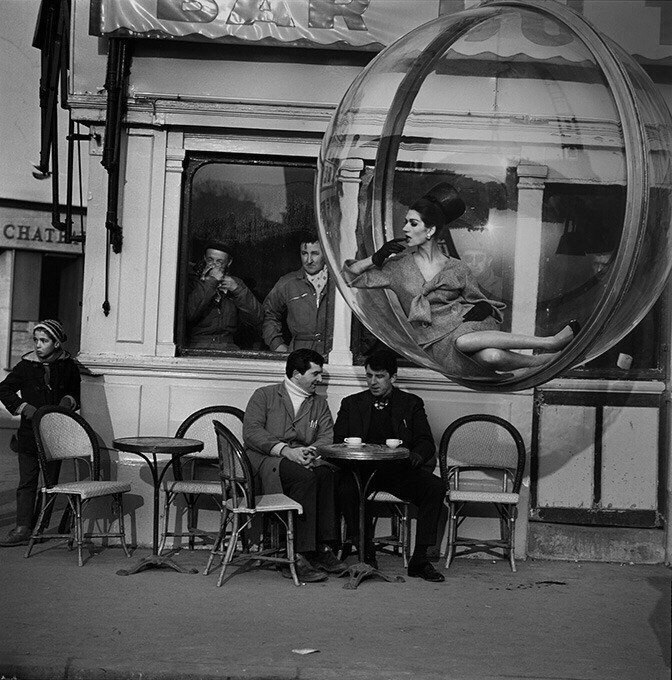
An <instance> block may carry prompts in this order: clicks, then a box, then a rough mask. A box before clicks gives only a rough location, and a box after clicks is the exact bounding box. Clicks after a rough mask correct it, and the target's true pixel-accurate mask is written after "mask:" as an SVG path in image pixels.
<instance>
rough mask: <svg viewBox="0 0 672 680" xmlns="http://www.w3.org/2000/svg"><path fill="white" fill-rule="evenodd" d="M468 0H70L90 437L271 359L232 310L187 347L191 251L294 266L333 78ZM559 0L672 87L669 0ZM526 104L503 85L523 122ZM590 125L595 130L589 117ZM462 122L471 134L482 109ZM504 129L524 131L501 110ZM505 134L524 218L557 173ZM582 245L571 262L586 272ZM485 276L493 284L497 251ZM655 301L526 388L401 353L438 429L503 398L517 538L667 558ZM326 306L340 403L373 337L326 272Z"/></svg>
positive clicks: (309, 212)
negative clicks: (211, 246)
mask: <svg viewBox="0 0 672 680" xmlns="http://www.w3.org/2000/svg"><path fill="white" fill-rule="evenodd" d="M551 1H553V0H551ZM475 4H477V3H472V2H469V1H468V0H423V1H422V2H413V3H408V2H391V1H390V0H352V1H351V2H339V1H338V0H286V1H285V2H279V1H275V0H267V1H264V2H256V1H255V2H251V1H248V0H246V1H242V0H218V1H217V2H215V1H214V0H207V1H202V2H199V3H177V2H169V1H168V0H159V1H158V2H143V1H141V0H116V2H112V1H111V0H93V1H92V2H89V0H74V2H73V3H72V17H71V33H70V49H71V55H70V74H69V83H68V90H69V92H68V106H69V107H70V109H71V111H72V115H73V117H74V119H75V120H77V121H78V122H80V123H81V124H83V125H85V126H86V127H87V129H88V130H89V132H90V140H89V143H88V175H89V179H88V201H87V205H86V209H87V229H86V242H85V254H86V260H85V266H84V274H83V295H82V323H81V349H80V353H79V360H80V361H81V362H82V364H84V365H85V366H86V368H87V369H88V374H87V375H85V376H83V399H82V402H83V405H82V413H83V415H84V416H85V417H86V418H87V419H88V420H89V421H90V422H91V423H92V425H93V426H94V428H95V429H96V430H97V432H98V433H99V434H100V435H101V437H102V438H103V440H104V441H105V442H106V443H107V445H108V446H111V442H112V440H113V439H114V438H115V437H126V436H135V435H172V434H174V433H175V430H176V429H177V427H178V425H179V424H180V423H181V422H182V420H183V419H184V418H185V417H186V416H187V415H188V414H190V413H192V412H193V411H195V410H197V409H199V408H202V407H204V406H209V405H214V404H228V405H232V406H237V407H240V408H243V409H244V408H245V405H246V403H247V401H248V399H249V397H250V396H251V394H252V392H253V391H254V390H255V389H256V388H258V387H259V386H261V385H265V384H268V383H272V382H277V381H279V380H280V379H281V378H282V375H283V369H284V356H283V355H280V356H278V355H277V354H274V353H272V352H270V351H269V349H268V348H267V347H265V345H264V344H263V341H262V339H261V337H260V336H259V334H258V333H255V331H254V329H251V330H250V329H246V328H241V333H240V335H239V337H237V345H238V349H235V350H232V349H230V348H228V349H226V350H221V351H219V350H217V349H216V348H215V349H199V348H195V347H191V346H190V345H189V342H188V333H187V321H186V290H187V284H188V275H189V271H190V269H191V268H192V267H194V266H196V265H197V263H198V261H199V260H200V258H201V257H202V254H203V248H204V245H205V244H206V243H207V242H208V241H209V240H218V241H225V242H227V243H230V244H232V247H233V249H234V260H233V264H232V273H233V274H234V275H236V276H239V277H240V278H242V279H243V280H244V281H245V282H246V284H247V285H248V287H249V288H250V289H251V290H252V291H253V293H254V294H255V295H256V296H257V298H258V299H259V300H263V298H264V297H265V295H266V294H267V293H268V291H269V290H270V288H271V287H272V285H273V283H274V282H275V281H276V280H277V279H278V278H279V277H280V276H281V275H283V274H285V273H287V272H288V271H291V270H293V269H298V267H299V266H300V263H299V261H298V256H297V250H298V248H297V242H296V238H297V236H298V234H299V233H300V232H302V231H303V230H304V229H307V228H311V227H312V228H315V226H316V225H315V217H314V195H313V185H314V180H315V173H316V170H317V159H318V156H319V153H320V145H321V141H322V138H323V136H324V133H325V130H326V129H327V127H328V125H329V122H330V119H331V116H332V114H333V112H334V110H335V107H336V106H337V105H338V103H339V101H340V99H341V97H342V96H343V94H344V93H345V91H346V90H347V88H348V87H349V86H350V84H351V83H352V82H353V80H354V79H355V78H356V77H357V76H358V74H359V73H360V72H361V71H362V69H363V68H364V67H365V66H366V65H367V64H368V63H369V62H370V61H371V59H372V58H373V57H374V56H375V54H377V52H379V51H380V50H381V49H382V48H384V47H385V46H386V45H388V44H390V43H392V42H393V41H394V40H395V39H396V38H398V37H400V36H401V35H404V34H405V33H407V32H408V31H410V30H411V29H413V28H415V27H417V26H419V25H420V24H423V23H424V22H426V21H430V20H432V19H434V18H436V17H437V16H439V15H440V14H446V13H452V12H456V11H460V10H463V9H468V8H470V7H472V6H474V5H475ZM566 4H568V5H569V6H570V7H571V8H572V9H574V10H576V11H578V12H579V13H583V15H584V16H585V17H586V18H587V19H588V20H589V21H591V22H592V23H593V24H594V25H595V26H597V28H598V29H600V30H602V31H604V32H606V33H607V34H609V35H610V37H611V38H612V39H614V40H615V41H616V42H618V43H620V44H621V46H622V47H623V48H624V49H625V50H626V51H627V52H629V53H630V54H634V55H635V56H636V57H637V59H638V61H639V62H640V64H641V65H642V66H644V67H645V69H646V70H647V72H648V73H649V75H650V76H651V77H652V79H653V80H654V82H655V83H656V85H657V87H658V88H659V89H660V91H661V93H662V94H663V96H664V97H666V101H667V103H668V107H669V106H672V88H671V87H670V78H669V72H670V65H671V63H670V62H671V61H672V47H670V44H671V42H672V36H670V35H668V34H667V33H666V31H667V30H668V29H669V21H667V22H666V21H665V18H664V15H665V13H666V12H667V13H669V12H670V11H672V8H668V7H666V5H665V4H664V3H650V2H644V1H643V0H642V2H637V1H636V2H630V3H621V4H619V8H618V11H617V12H615V11H612V10H609V9H608V7H606V5H607V3H601V2H591V1H590V0H576V1H571V2H568V3H566ZM624 5H627V7H624ZM654 5H655V6H654ZM635 17H636V19H635ZM642 22H643V23H642ZM635 26H641V32H640V33H638V32H637V31H636V30H635V28H634V27H635ZM666 27H667V28H666ZM527 28H528V29H529V30H528V31H527V33H524V35H523V37H524V38H525V39H526V40H527V41H528V43H529V42H530V41H531V43H532V44H533V46H534V47H535V50H534V54H535V58H537V57H539V50H541V52H542V53H543V50H544V49H547V48H548V49H550V48H551V47H553V45H554V44H555V43H557V40H556V38H557V36H554V35H551V34H545V33H544V26H543V24H541V25H538V26H533V27H529V26H528V27H527ZM652 36H655V37H656V39H655V40H654V39H652ZM115 54H116V56H115ZM542 57H543V54H542ZM115 59H116V61H115ZM115 64H116V66H117V68H116V73H117V74H118V75H119V79H118V80H119V82H120V83H121V98H122V100H123V103H124V106H123V107H122V108H123V111H122V114H121V116H120V118H119V122H120V126H121V127H120V134H119V140H120V143H119V156H118V164H119V165H118V168H119V180H118V194H119V195H118V201H117V202H116V209H117V225H116V226H118V227H119V230H117V231H116V232H114V231H113V230H110V229H108V228H106V225H109V212H108V211H109V207H110V203H109V195H110V176H111V174H110V173H109V172H108V170H107V169H106V167H104V166H103V164H102V163H101V161H102V160H103V154H104V149H105V136H106V131H107V134H108V135H109V134H110V130H111V128H110V116H111V113H110V111H111V109H110V106H109V104H110V98H111V97H110V95H111V91H112V88H111V86H110V83H111V82H112V80H113V78H112V79H111V75H110V74H112V75H114V73H115V69H114V68H112V67H114V65H115ZM465 88H467V90H468V75H467V76H465ZM525 105H526V102H525V101H521V102H520V108H521V110H520V119H521V120H522V119H523V118H524V117H525V115H526V114H525V110H524V107H525ZM591 122H592V123H595V121H591ZM482 123H483V127H484V128H487V120H485V121H482ZM597 128H598V129H596V131H595V132H594V134H595V135H596V136H599V135H600V130H599V121H597ZM472 129H473V134H475V135H478V134H479V132H478V126H476V127H474V128H472ZM511 134H512V135H513V136H514V137H515V135H525V134H528V135H529V134H536V131H535V130H532V131H530V128H529V127H528V128H524V129H523V127H519V126H517V124H516V121H515V120H513V119H512V126H511ZM517 141H518V142H520V144H519V145H518V146H519V147H520V149H521V152H520V155H519V157H518V158H514V159H509V165H510V166H511V167H513V168H515V172H512V173H509V179H508V186H509V190H510V191H513V192H514V193H515V194H516V196H517V201H518V203H519V204H520V203H524V204H525V205H526V206H527V207H528V209H529V211H531V219H533V220H536V221H537V223H538V224H539V225H541V224H542V222H545V221H546V220H547V219H550V218H549V217H548V214H547V209H546V203H545V201H546V197H548V196H551V195H559V194H561V193H562V191H561V188H560V189H558V187H557V186H551V185H552V184H555V185H557V184H561V182H559V181H558V179H557V178H553V177H551V176H550V175H549V174H548V173H547V172H546V171H544V167H545V166H544V164H543V163H542V162H541V160H539V158H536V159H535V158H533V159H532V161H530V158H529V156H526V155H525V154H526V153H527V150H525V153H523V149H524V148H525V146H526V145H525V143H524V142H529V141H530V140H529V139H523V138H521V139H518V140H517ZM535 143H537V142H536V141H535ZM542 146H543V144H542ZM476 153H478V152H476ZM484 153H485V152H484ZM567 153H568V154H570V155H571V153H572V151H571V150H568V151H567ZM542 155H543V154H542ZM366 161H367V159H364V164H363V165H366ZM357 168H358V166H357V164H355V165H354V166H353V167H351V168H344V169H343V174H342V183H343V186H344V187H346V186H351V185H352V184H353V183H354V185H355V186H360V185H361V183H362V182H363V181H364V179H363V177H364V174H365V173H364V172H363V171H361V169H357ZM584 171H586V170H585V169H584V170H581V169H579V170H577V171H576V172H577V173H579V174H580V173H581V172H584ZM565 181H566V182H571V181H585V178H582V177H581V176H579V175H577V176H575V177H570V178H569V179H567V178H565ZM556 189H557V191H556ZM345 190H347V189H345ZM554 192H555V193H554ZM489 208H490V215H491V216H493V215H495V216H496V215H497V214H499V212H500V211H503V210H504V208H503V207H502V206H501V205H499V204H497V203H496V201H495V200H494V199H493V203H492V204H491V205H490V206H489ZM481 232H482V230H480V231H479V230H478V229H474V230H466V231H465V233H464V234H463V235H462V237H461V239H462V240H461V241H460V243H459V245H460V247H461V248H462V249H463V250H465V251H466V250H469V249H473V250H476V251H478V250H479V248H478V245H479V244H478V243H477V241H478V238H477V236H478V234H480V233H481ZM458 240H459V239H458ZM472 241H473V243H472ZM584 259H585V258H584ZM584 259H580V261H579V260H577V267H579V268H580V267H583V268H584V269H586V270H587V268H589V267H590V264H589V263H588V262H587V260H586V261H584ZM495 266H496V263H495ZM577 271H578V270H577ZM495 274H496V276H497V277H498V278H499V279H501V280H502V283H501V285H502V287H503V289H506V287H507V281H506V278H507V273H506V268H505V267H503V266H502V265H501V263H500V266H499V269H496V271H495ZM508 283H509V284H510V286H511V287H512V288H513V284H512V282H510V281H509V282H508ZM668 312H669V303H668V299H667V294H666V293H664V294H663V297H662V298H661V299H660V300H659V301H658V303H657V304H656V306H655V307H654V308H653V309H652V311H651V312H650V314H649V315H648V316H647V317H646V318H645V319H644V320H643V321H642V323H641V324H640V325H639V326H638V328H637V329H635V331H633V334H631V336H629V338H630V341H629V344H628V346H627V348H624V346H623V347H620V348H619V351H618V352H617V353H616V354H615V355H614V356H613V357H612V356H611V355H610V356H609V357H606V355H605V358H604V359H603V360H597V361H596V362H594V363H592V364H586V365H584V366H581V367H579V368H576V369H573V370H570V371H567V372H565V373H564V374H563V375H561V376H559V377H558V378H557V379H555V380H553V381H551V382H549V383H546V384H544V385H542V386H540V387H537V388H534V389H525V390H521V391H516V392H506V393H502V392H487V391H475V390H471V389H468V388H466V387H463V386H461V385H459V384H456V383H454V382H452V381H450V380H449V379H448V378H446V377H444V376H443V375H441V374H439V373H437V372H434V371H431V370H428V369H425V368H421V367H417V366H414V365H413V364H411V363H410V362H404V363H403V365H402V367H401V368H400V372H399V379H398V382H397V385H398V386H399V387H400V388H402V389H405V390H409V391H412V392H414V393H416V394H418V395H419V396H421V397H422V398H423V399H424V402H425V406H426V409H427V413H428V416H429V420H430V424H431V426H432V430H433V432H434V436H435V438H436V440H437V443H438V441H439V439H440V437H441V434H442V433H443V431H444V429H445V428H446V427H447V426H448V425H449V423H450V422H452V421H453V420H454V419H455V418H458V417H460V416H462V415H466V414H470V413H491V414H495V415H499V416H502V417H504V418H506V419H508V420H510V421H511V422H512V423H514V425H515V426H516V427H517V428H518V429H519V430H520V432H521V433H522V435H523V437H524V439H525V442H526V444H527V447H528V452H529V461H528V465H527V468H526V474H525V481H524V485H523V499H522V501H521V511H520V516H519V521H518V526H517V536H516V552H517V556H518V557H519V558H524V556H526V555H528V556H537V557H553V558H561V559H575V558H576V559H597V560H616V561H633V562H652V563H655V562H663V561H666V560H667V561H669V556H670V551H671V550H672V541H671V540H670V535H669V527H668V525H669V523H668V519H669V500H668V499H669V490H670V483H669V467H670V466H669V459H670V446H669V429H670V427H669V425H670V423H669V409H668V402H669V353H668V352H667V347H668V345H669V341H670V330H669V323H668V316H669V314H668ZM330 314H331V315H333V337H332V338H331V350H330V351H329V354H328V357H327V362H326V364H325V372H326V375H327V380H326V382H325V385H324V386H323V387H322V390H323V393H324V394H325V396H326V397H327V399H328V401H329V405H330V407H331V410H332V413H334V414H336V412H337V411H338V406H339V404H340V400H341V399H342V398H343V397H344V396H346V395H348V394H351V393H352V392H354V391H357V390H361V389H364V387H365V385H364V381H363V373H364V371H363V366H362V358H363V356H364V355H365V353H366V351H367V349H368V348H369V347H371V346H372V343H373V342H374V340H375V339H374V338H373V336H371V335H370V334H369V333H368V331H367V330H366V329H365V328H364V326H362V325H361V324H360V323H359V321H358V320H357V319H356V318H355V317H353V315H352V313H351V311H350V308H349V307H348V306H347V305H346V303H345V302H344V300H343V298H342V296H341V295H340V294H339V293H338V292H337V294H336V296H335V299H334V303H333V309H331V310H330ZM622 355H625V356H626V357H628V356H629V357H631V359H627V358H626V359H623V358H622ZM617 362H618V363H617ZM110 455H111V456H112V459H113V462H114V463H115V464H114V465H113V474H116V475H117V476H118V477H119V478H128V479H131V480H132V481H133V482H134V487H133V494H136V495H137V496H139V497H142V499H143V502H138V503H137V504H134V509H133V510H132V512H133V514H134V517H133V520H134V521H133V522H132V523H130V524H129V526H131V525H132V527H133V532H134V536H133V538H134V540H137V541H138V542H139V543H141V544H142V543H144V544H147V543H148V541H149V537H150V527H151V502H150V500H149V499H150V497H151V487H150V486H149V484H148V483H147V482H146V475H143V474H141V471H142V466H141V464H140V461H139V460H138V459H137V458H134V457H133V456H130V455H125V454H123V453H116V452H114V451H111V453H110ZM206 515H207V513H206ZM211 519H212V521H213V522H214V521H215V513H214V512H213V513H211ZM206 521H207V517H206ZM494 526H495V525H492V526H490V527H489V528H488V530H489V531H492V529H493V527H494ZM486 528H487V527H484V530H485V529H486ZM475 530H476V531H479V530H480V529H479V527H478V526H476V525H475ZM437 542H438V543H440V542H441V538H440V537H438V538H437Z"/></svg>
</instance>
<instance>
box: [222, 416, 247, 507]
mask: <svg viewBox="0 0 672 680" xmlns="http://www.w3.org/2000/svg"><path fill="white" fill-rule="evenodd" d="M212 424H213V425H214V426H215V428H214V429H215V434H216V437H217V450H218V454H219V477H220V479H221V481H222V496H223V497H224V498H227V499H229V498H230V499H231V500H232V502H233V505H234V506H238V505H240V503H241V502H242V501H245V503H246V504H247V507H248V508H254V480H253V475H252V466H251V465H250V461H249V458H248V457H247V454H246V453H245V449H244V448H243V445H242V444H241V443H240V440H239V439H238V438H237V437H236V436H235V435H234V434H233V432H231V430H229V428H228V427H226V425H224V424H223V423H220V422H219V421H218V420H213V421H212Z"/></svg>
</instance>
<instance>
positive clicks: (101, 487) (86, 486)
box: [44, 481, 131, 499]
mask: <svg viewBox="0 0 672 680" xmlns="http://www.w3.org/2000/svg"><path fill="white" fill-rule="evenodd" d="M130 490H131V485H130V484H129V483H128V482H88V481H85V482H66V483H65V484H57V485H56V486H52V487H51V488H49V489H47V488H45V489H44V491H45V492H46V493H67V494H76V495H77V496H80V497H81V498H82V499H85V498H96V497H98V496H107V495H108V494H113V493H126V492H127V491H130Z"/></svg>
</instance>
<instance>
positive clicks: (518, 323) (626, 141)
mask: <svg viewBox="0 0 672 680" xmlns="http://www.w3.org/2000/svg"><path fill="white" fill-rule="evenodd" d="M671 150H672V121H671V119H670V113H669V111H668V109H667V107H666V105H665V103H664V101H663V100H662V98H661V97H660V95H659V93H658V92H657V90H656V88H655V86H654V84H653V83H652V82H651V80H650V79H649V78H648V76H647V75H646V74H645V73H644V71H643V70H642V69H641V68H640V67H639V65H638V64H637V63H636V62H635V61H634V60H633V59H632V58H631V57H630V56H629V55H628V54H627V53H625V52H624V51H623V50H622V49H621V48H620V47H619V46H618V45H616V44H615V43H613V42H612V41H610V40H609V39H608V38H606V37H605V36H604V35H602V34H600V33H599V32H598V31H596V30H595V29H594V28H593V27H592V26H591V25H590V24H589V23H588V22H586V21H585V20H584V19H583V18H582V17H581V16H580V15H578V14H576V13H574V12H573V11H572V10H571V9H569V8H568V7H566V6H565V5H563V4H560V3H557V2H552V1H549V2H538V1H535V2H528V1H524V0H506V1H502V2H498V1H494V2H491V3H488V4H487V5H484V6H482V7H479V8H476V9H471V10H467V11H464V12H459V13H456V14H451V15H447V16H443V17H440V18H439V19H436V20H434V21H431V22H429V23H427V24H424V25H423V26H420V27H419V28H417V29H415V30H413V31H411V32H410V33H408V34H407V35H405V36H403V37H402V38H400V39H399V40H397V41H396V42H395V43H393V44H392V45H390V46H389V47H388V48H386V49H385V50H383V51H382V52H381V53H380V54H379V55H378V56H377V57H376V58H375V59H374V60H373V61H372V62H371V63H370V64H369V65H368V66H367V68H365V69H364V70H363V71H362V73H361V74H360V75H359V77H358V78H357V79H356V80H355V81H354V82H353V84H352V86H351V87H350V88H349V90H348V91H347V92H346V94H345V96H344V97H343V99H342V101H341V103H340V105H339V106H338V108H337V110H336V112H335V114H334V116H333V119H332V121H331V124H330V126H329V129H328V130H327V133H326V135H325V137H324V141H323V145H322V149H321V153H320V159H319V164H318V180H317V185H316V205H317V208H318V219H319V229H320V239H321V241H322V244H323V246H324V249H325V253H326V256H327V261H328V263H329V266H330V269H331V271H332V272H333V274H334V275H335V277H336V278H337V281H338V286H339V290H340V292H341V293H342V295H343V296H344V297H345V300H346V301H347V303H348V305H349V306H350V307H351V309H352V310H353V312H354V313H355V314H356V316H357V317H358V318H359V319H360V320H361V322H362V323H363V324H364V325H365V326H366V327H367V328H368V329H369V330H370V331H371V332H372V333H373V334H374V335H376V336H377V337H378V338H379V339H380V340H381V341H382V342H384V343H385V344H386V345H388V346H389V347H391V348H392V349H394V350H396V351H397V352H399V353H400V354H401V355H403V356H404V357H406V358H407V359H409V360H410V361H412V362H414V363H416V364H419V365H421V366H424V367H427V368H430V369H433V370H436V371H439V372H441V373H443V374H444V375H446V376H448V377H449V378H451V379H452V380H454V381H455V382H457V383H460V384H462V385H465V386H467V387H471V388H474V389H479V390H488V391H509V390H517V389H523V388H528V387H532V386H535V385H539V384H541V383H544V382H546V381H548V380H550V379H551V378H553V377H555V376H557V375H558V374H559V373H560V372H561V371H563V370H564V369H566V368H568V367H571V366H573V365H577V364H579V363H582V362H584V361H586V360H589V359H591V358H593V357H596V356H598V355H599V354H601V353H602V352H604V351H605V350H606V349H608V348H609V347H611V346H613V345H614V344H615V343H617V342H618V341H619V340H620V339H622V338H623V337H624V336H625V335H626V334H627V333H628V332H630V331H631V330H632V329H633V328H634V326H635V325H636V324H637V323H638V322H639V321H640V320H641V319H642V318H643V317H644V315H645V314H646V313H647V311H648V310H649V309H650V308H651V306H652V305H653V304H654V302H655V300H656V298H657V297H658V295H659V294H660V292H661V291H662V289H663V287H664V285H665V281H666V279H667V277H668V273H669V271H670V239H671V230H670V226H671V219H672V217H671V205H672V203H671V194H672V154H671ZM428 203H431V204H432V206H433V207H434V208H438V210H439V213H438V215H439V216H438V217H437V213H436V210H434V211H432V209H431V206H430V207H428ZM460 206H462V207H460ZM394 239H397V240H396V241H394V242H393V243H391V244H390V243H389V242H390V241H393V240H394ZM385 244H388V245H387V246H386V245H385ZM372 256H373V260H372V259H371V258H372ZM465 317H466V318H465ZM570 320H571V321H572V323H571V324H570V323H569V322H570Z"/></svg>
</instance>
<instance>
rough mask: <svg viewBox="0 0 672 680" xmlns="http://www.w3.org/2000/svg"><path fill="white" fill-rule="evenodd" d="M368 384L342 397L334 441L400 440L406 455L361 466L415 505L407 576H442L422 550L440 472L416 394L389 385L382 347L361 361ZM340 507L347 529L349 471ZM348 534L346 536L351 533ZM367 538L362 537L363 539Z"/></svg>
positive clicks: (391, 374)
mask: <svg viewBox="0 0 672 680" xmlns="http://www.w3.org/2000/svg"><path fill="white" fill-rule="evenodd" d="M365 369H366V382H367V383H368V386H369V388H368V389H367V390H365V391H364V392H358V393H357V394H353V395H351V396H349V397H346V398H345V399H343V401H342V402H341V408H340V410H339V412H338V416H337V418H336V423H335V424H334V442H335V443H340V442H342V441H343V440H344V439H345V437H361V438H362V440H363V441H364V442H366V443H367V444H384V443H385V440H386V439H391V438H394V439H401V440H402V442H403V446H405V447H406V448H408V449H409V450H410V452H411V453H410V458H409V460H407V461H406V460H404V461H399V462H395V461H392V462H385V463H383V464H378V463H372V464H371V466H372V467H371V468H369V469H366V470H363V473H364V474H365V475H366V474H368V473H369V472H370V471H371V470H372V469H375V470H376V475H375V477H374V478H373V482H372V489H375V490H379V491H387V492H388V493H392V494H394V495H395V496H397V497H399V498H402V499H404V500H406V501H410V502H411V503H413V504H414V505H415V506H417V508H418V520H417V527H416V538H415V549H414V551H413V555H412V557H411V559H410V561H409V563H408V575H409V576H419V577H420V578H423V579H425V580H426V581H435V582H438V581H443V580H444V577H443V575H442V574H440V573H439V572H438V571H437V570H436V569H435V568H434V566H433V565H432V564H431V562H430V561H429V559H428V557H427V550H428V548H429V547H430V546H433V545H434V544H435V543H436V533H437V530H438V523H439V514H440V513H441V508H442V504H443V498H444V495H445V492H444V487H443V482H442V481H441V478H440V477H437V476H436V475H434V474H432V472H431V470H433V469H434V465H435V462H436V459H435V455H434V454H435V450H436V447H435V445H434V439H433V437H432V432H431V430H430V427H429V423H428V422H427V415H426V414H425V407H424V404H423V401H422V399H420V397H417V396H416V395H414V394H410V393H409V392H403V391H402V390H399V389H397V388H396V387H394V382H395V380H396V377H397V359H396V357H395V356H394V354H392V352H390V351H388V350H379V351H376V352H374V353H373V354H371V355H370V356H369V357H368V358H367V360H366V364H365ZM340 496H341V511H342V513H343V515H344V517H345V519H346V524H347V526H348V529H349V531H350V532H353V531H355V530H356V529H355V527H357V489H356V488H355V484H354V480H353V479H352V477H351V475H343V477H342V482H341V493H340ZM351 538H352V537H351ZM369 540H370V537H367V544H369V543H368V541H369ZM364 560H365V561H366V562H369V563H370V564H371V563H373V564H374V566H375V558H374V556H373V546H372V545H370V544H369V548H368V550H367V554H366V555H365V556H364Z"/></svg>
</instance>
